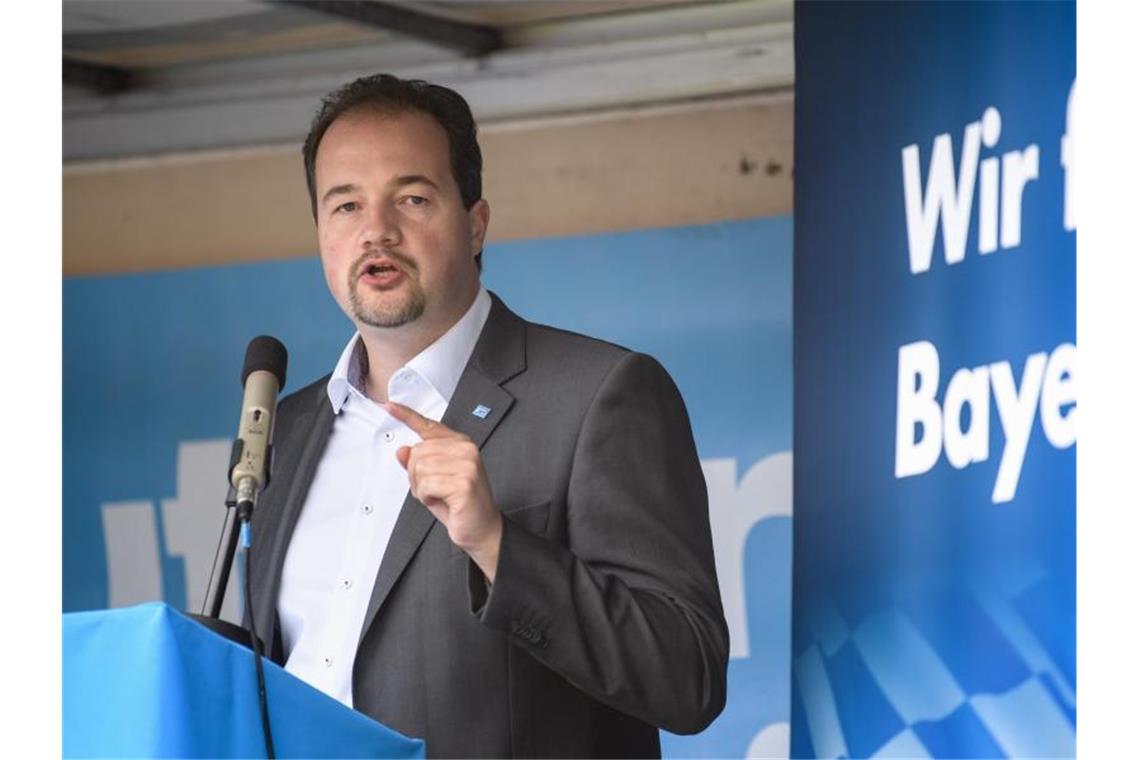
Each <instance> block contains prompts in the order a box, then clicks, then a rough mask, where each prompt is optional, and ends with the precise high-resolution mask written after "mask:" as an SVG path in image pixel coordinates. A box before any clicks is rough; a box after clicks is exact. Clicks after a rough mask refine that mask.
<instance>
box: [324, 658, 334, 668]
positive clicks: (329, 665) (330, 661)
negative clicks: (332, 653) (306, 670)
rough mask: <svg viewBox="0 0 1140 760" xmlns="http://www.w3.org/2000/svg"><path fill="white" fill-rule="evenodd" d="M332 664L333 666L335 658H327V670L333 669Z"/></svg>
mask: <svg viewBox="0 0 1140 760" xmlns="http://www.w3.org/2000/svg"><path fill="white" fill-rule="evenodd" d="M332 664H333V658H331V657H326V658H325V667H326V668H331V667H332Z"/></svg>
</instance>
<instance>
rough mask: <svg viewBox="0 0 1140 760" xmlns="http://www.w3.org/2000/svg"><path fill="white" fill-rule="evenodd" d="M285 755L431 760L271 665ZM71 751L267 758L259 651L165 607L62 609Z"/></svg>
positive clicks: (66, 742)
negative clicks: (256, 663) (257, 670)
mask: <svg viewBox="0 0 1140 760" xmlns="http://www.w3.org/2000/svg"><path fill="white" fill-rule="evenodd" d="M264 666H265V688H266V692H267V695H268V704H269V722H270V726H271V728H272V731H273V743H274V749H275V751H276V753H277V756H278V757H281V758H287V757H379V758H422V757H423V756H424V743H423V742H422V741H420V740H419V739H409V738H407V737H405V736H402V735H401V734H398V733H396V732H395V731H393V730H391V729H389V728H387V727H385V726H383V725H381V724H379V723H377V722H375V721H373V720H371V719H370V718H368V717H366V716H364V715H362V714H360V713H358V712H355V711H353V710H350V709H348V708H347V707H345V706H344V705H342V704H341V703H340V702H337V701H336V700H335V699H333V698H331V697H329V696H328V695H326V694H324V693H322V692H320V691H318V690H317V689H314V688H313V687H311V686H309V685H308V684H306V683H304V682H303V681H301V680H299V679H297V678H295V677H294V676H292V675H290V674H289V673H286V672H285V671H284V670H283V669H282V668H280V667H279V666H277V665H275V664H273V663H272V662H269V661H268V660H265V661H264ZM63 756H64V757H182V758H187V757H265V743H264V739H263V736H262V731H261V717H260V713H259V711H258V703H257V678H256V676H255V673H254V667H253V653H252V652H251V651H250V650H249V649H245V648H243V647H241V646H239V645H237V644H234V643H233V642H231V641H228V640H227V639H225V638H223V637H221V636H219V635H218V634H216V633H214V632H213V631H210V630H208V629H206V628H204V627H203V626H201V625H199V624H198V623H195V622H194V621H193V620H190V619H189V618H187V617H185V616H184V615H182V614H180V613H178V612H176V611H175V610H173V609H171V608H170V607H168V606H166V605H165V604H157V603H155V604H145V605H141V606H138V607H131V608H129V609H122V610H107V611H98V612H75V613H70V614H67V615H64V616H63Z"/></svg>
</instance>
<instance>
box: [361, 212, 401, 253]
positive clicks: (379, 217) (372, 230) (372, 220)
mask: <svg viewBox="0 0 1140 760" xmlns="http://www.w3.org/2000/svg"><path fill="white" fill-rule="evenodd" d="M361 233H362V242H363V243H365V244H369V243H370V244H372V245H374V246H377V247H381V248H383V247H388V246H394V245H399V243H400V224H399V217H398V215H397V214H396V211H395V209H392V208H389V207H388V206H386V205H383V204H382V205H380V206H379V207H377V208H376V209H375V211H374V212H373V213H371V214H369V215H368V216H367V223H366V224H365V225H364V227H363V228H362V229H361Z"/></svg>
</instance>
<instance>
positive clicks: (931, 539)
mask: <svg viewBox="0 0 1140 760" xmlns="http://www.w3.org/2000/svg"><path fill="white" fill-rule="evenodd" d="M795 25H796V27H795V35H796V117H795V118H796V137H795V139H796V146H795V153H796V187H795V209H796V213H795V249H796V250H795V265H794V271H795V275H794V283H795V286H794V290H795V296H794V303H795V310H794V311H795V317H794V324H795V383H796V385H795V420H794V428H795V465H794V468H795V475H794V480H795V482H794V488H795V500H796V507H795V511H796V522H795V531H794V533H795V537H794V552H793V554H794V557H795V564H794V585H793V589H794V591H793V649H792V661H793V677H792V688H793V702H792V754H793V756H797V757H843V756H846V757H869V756H882V755H894V756H907V757H1034V756H1037V757H1039V756H1049V757H1063V756H1071V755H1072V754H1073V752H1074V735H1075V726H1076V701H1075V694H1076V666H1075V638H1076V622H1075V621H1076V614H1075V613H1076V610H1075V575H1076V565H1075V549H1076V546H1075V537H1074V534H1075V501H1076V500H1075V441H1076V435H1075V422H1076V413H1075V400H1076V395H1075V358H1076V349H1075V346H1074V343H1075V334H1076V330H1075V284H1074V282H1075V264H1076V255H1075V250H1076V243H1075V240H1076V232H1075V226H1076V225H1075V199H1074V198H1073V195H1072V192H1071V180H1072V176H1073V169H1074V163H1073V161H1074V153H1073V147H1072V135H1073V121H1072V109H1071V106H1072V103H1073V90H1074V86H1075V76H1076V63H1075V46H1076V44H1075V8H1074V5H1073V4H1072V3H957V2H954V3H823V2H811V3H798V4H797V6H796V19H795Z"/></svg>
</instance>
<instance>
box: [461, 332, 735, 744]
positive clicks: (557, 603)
mask: <svg viewBox="0 0 1140 760" xmlns="http://www.w3.org/2000/svg"><path fill="white" fill-rule="evenodd" d="M566 498H567V505H566V506H567V509H566V514H567V537H568V542H567V543H568V546H563V545H561V544H559V543H555V542H553V541H550V540H548V539H546V538H543V537H541V536H538V535H536V534H534V533H531V532H528V531H527V530H525V529H524V528H522V527H520V526H519V525H517V524H515V523H514V522H512V521H511V520H504V521H503V522H504V527H503V539H502V545H501V548H500V551H499V564H498V568H497V570H496V576H495V583H494V584H493V586H492V587H491V588H490V590H489V592H488V590H487V589H486V588H485V586H484V585H483V584H482V582H481V579H482V576H481V574H480V575H479V579H480V582H479V583H477V584H476V583H473V584H472V585H471V595H472V605H473V607H474V608H475V609H476V611H477V614H479V615H480V617H481V620H482V621H483V623H484V624H486V625H488V626H490V627H492V628H495V629H497V630H500V631H502V632H503V633H505V634H506V635H508V636H509V637H511V639H512V640H513V641H514V642H515V643H516V644H517V645H518V646H521V647H523V648H524V649H526V650H528V651H529V652H530V653H531V654H532V655H533V656H534V657H535V658H536V659H538V660H539V661H541V662H542V663H544V664H545V665H546V666H547V667H549V668H551V669H552V670H554V671H555V672H557V673H559V674H561V675H562V676H563V677H564V678H566V679H567V680H568V681H569V682H570V683H572V684H574V685H575V686H576V687H577V688H579V689H581V690H582V691H584V692H586V693H587V694H589V695H590V696H591V697H593V698H594V699H597V700H598V701H600V702H603V703H605V704H607V705H609V706H611V707H613V708H615V709H617V710H620V711H622V712H625V713H627V714H629V715H632V716H635V717H637V718H639V719H641V720H644V721H645V722H647V723H650V724H652V725H655V726H658V727H660V728H664V729H666V730H668V731H672V732H674V733H695V732H697V731H700V730H702V729H703V728H704V727H705V726H707V725H708V724H709V723H711V722H712V720H713V719H714V718H715V717H716V716H717V715H718V714H719V713H720V711H721V709H722V708H723V707H724V702H725V688H726V686H725V681H726V669H727V663H728V632H727V626H726V624H725V621H724V612H723V609H722V607H721V602H720V594H719V591H718V587H717V580H716V569H715V565H714V562H713V551H712V537H711V532H710V529H709V517H708V496H707V493H706V490H705V481H704V476H703V474H702V472H701V468H700V461H699V459H698V457H697V452H696V446H695V445H694V443H693V436H692V430H691V428H690V425H689V418H688V415H687V413H686V411H685V406H684V402H683V401H682V400H681V396H680V393H679V392H678V391H677V388H676V386H675V385H674V384H673V382H672V380H671V379H670V377H669V375H668V373H666V371H665V370H664V368H662V367H661V365H660V364H658V363H657V362H656V361H655V360H653V359H652V358H650V357H648V356H645V355H643V354H628V355H626V356H625V357H624V358H622V359H621V360H620V361H619V362H618V363H617V364H616V365H615V367H614V368H613V369H612V370H611V372H610V373H609V375H608V376H607V377H606V379H605V380H604V381H603V383H602V385H601V386H600V388H599V390H598V392H597V394H596V395H595V397H594V399H593V401H592V402H591V404H590V406H589V408H588V411H587V412H586V415H585V417H584V419H583V423H582V427H581V430H580V432H579V437H578V441H577V443H576V446H575V453H574V458H573V465H572V471H571V474H570V479H569V485H568V490H567V495H566Z"/></svg>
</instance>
